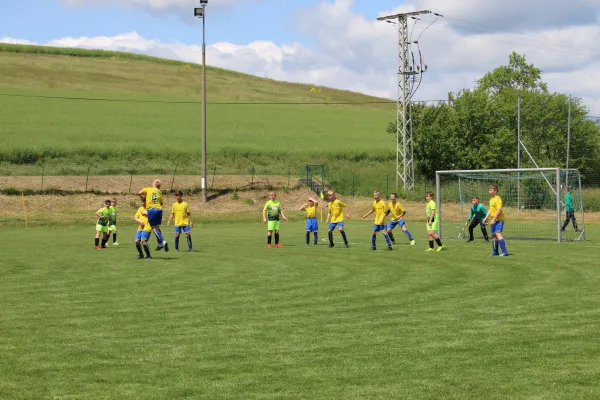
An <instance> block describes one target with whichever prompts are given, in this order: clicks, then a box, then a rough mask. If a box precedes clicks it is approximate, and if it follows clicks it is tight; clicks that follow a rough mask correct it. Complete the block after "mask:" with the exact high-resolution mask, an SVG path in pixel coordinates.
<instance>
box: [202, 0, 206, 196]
mask: <svg viewBox="0 0 600 400" xmlns="http://www.w3.org/2000/svg"><path fill="white" fill-rule="evenodd" d="M205 20H206V4H202V202H203V203H206V201H207V196H206V41H205V37H206V29H205V23H204V21H205Z"/></svg>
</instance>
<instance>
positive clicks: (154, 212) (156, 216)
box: [148, 208, 162, 226]
mask: <svg viewBox="0 0 600 400" xmlns="http://www.w3.org/2000/svg"><path fill="white" fill-rule="evenodd" d="M148 223H149V224H150V226H157V225H160V224H161V223H162V210H159V209H158V208H149V209H148Z"/></svg>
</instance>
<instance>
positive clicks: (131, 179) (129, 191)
mask: <svg viewBox="0 0 600 400" xmlns="http://www.w3.org/2000/svg"><path fill="white" fill-rule="evenodd" d="M131 182H133V172H132V173H131V178H129V190H128V191H127V193H129V194H131Z"/></svg>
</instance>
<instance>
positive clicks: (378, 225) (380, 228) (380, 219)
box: [363, 190, 392, 251]
mask: <svg viewBox="0 0 600 400" xmlns="http://www.w3.org/2000/svg"><path fill="white" fill-rule="evenodd" d="M385 209H386V206H385V201H383V199H382V198H381V192H380V191H378V190H376V191H375V192H373V203H372V205H371V211H369V212H368V213H366V214H365V215H363V219H364V218H367V217H368V216H369V215H371V214H373V213H375V224H374V225H373V235H372V236H371V250H377V246H376V242H377V232H383V237H384V238H385V241H386V242H387V245H388V247H387V249H388V251H391V250H392V243H391V242H390V238H389V236H388V233H387V229H386V226H385V216H386V215H387V214H386V213H385Z"/></svg>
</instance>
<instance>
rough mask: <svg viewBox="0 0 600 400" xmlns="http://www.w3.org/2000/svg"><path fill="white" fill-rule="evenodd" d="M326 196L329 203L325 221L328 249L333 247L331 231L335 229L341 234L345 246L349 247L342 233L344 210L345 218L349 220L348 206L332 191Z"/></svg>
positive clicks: (343, 232) (344, 233) (344, 234)
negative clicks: (327, 229)
mask: <svg viewBox="0 0 600 400" xmlns="http://www.w3.org/2000/svg"><path fill="white" fill-rule="evenodd" d="M327 196H328V197H327V198H328V200H329V202H328V203H327V220H326V221H325V223H326V224H329V231H328V232H327V235H328V236H329V247H330V248H331V247H333V231H334V230H335V228H336V227H337V228H338V229H339V230H340V233H341V234H342V238H343V239H344V244H345V246H346V247H350V246H349V245H348V239H347V238H346V232H345V231H344V209H346V218H348V219H350V213H349V212H348V205H346V203H344V202H342V201H340V200H339V199H338V198H337V197H336V194H335V191H334V190H329V191H327ZM329 221H331V222H329Z"/></svg>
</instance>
